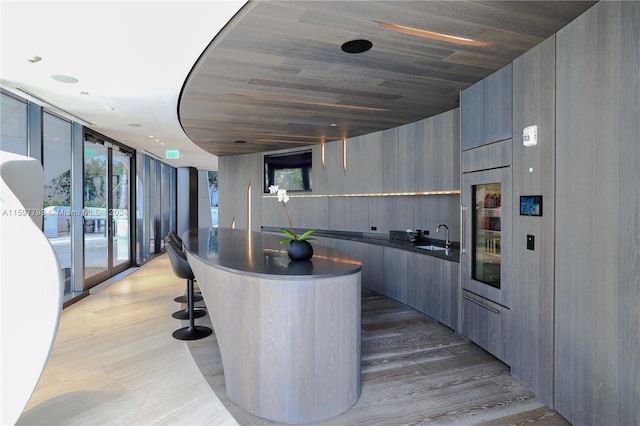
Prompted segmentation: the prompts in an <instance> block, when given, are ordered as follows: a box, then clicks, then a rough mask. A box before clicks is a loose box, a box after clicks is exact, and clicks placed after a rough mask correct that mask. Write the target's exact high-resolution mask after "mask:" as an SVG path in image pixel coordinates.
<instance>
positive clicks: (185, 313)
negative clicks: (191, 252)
mask: <svg viewBox="0 0 640 426" xmlns="http://www.w3.org/2000/svg"><path fill="white" fill-rule="evenodd" d="M166 245H167V250H169V249H168V247H169V246H172V247H173V248H174V249H175V250H176V251H177V252H178V253H180V254H181V255H183V257H184V251H182V247H181V246H179V245H177V243H174V242H173V241H172V240H170V239H168V240H167V241H166ZM169 260H171V258H169ZM187 293H189V287H188V283H187ZM181 297H184V302H180V303H187V308H186V309H184V310H179V311H176V312H174V313H173V314H171V316H172V317H174V318H175V319H179V320H188V319H189V315H191V314H190V313H189V306H188V297H187V296H186V295H185V296H181ZM176 299H178V297H176ZM174 300H175V299H174ZM201 300H202V295H199V294H195V293H194V296H193V302H194V303H195V302H199V301H201ZM176 301H177V300H176ZM205 315H207V311H206V310H205V309H195V308H194V309H193V317H194V318H202V317H203V316H205Z"/></svg>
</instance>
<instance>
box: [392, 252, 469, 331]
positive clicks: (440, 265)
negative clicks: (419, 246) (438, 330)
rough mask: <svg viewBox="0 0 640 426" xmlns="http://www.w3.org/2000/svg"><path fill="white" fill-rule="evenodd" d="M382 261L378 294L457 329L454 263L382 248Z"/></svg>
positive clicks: (457, 297)
mask: <svg viewBox="0 0 640 426" xmlns="http://www.w3.org/2000/svg"><path fill="white" fill-rule="evenodd" d="M383 264H384V266H383V272H384V283H383V292H382V294H384V295H385V296H387V297H390V298H392V299H394V300H397V301H399V302H401V303H404V304H405V305H408V306H410V307H412V308H414V309H416V310H418V311H420V312H423V313H425V314H427V315H429V316H430V317H432V318H434V319H436V320H438V321H440V322H441V323H442V324H444V325H446V326H448V327H450V328H452V329H454V330H457V329H458V312H459V308H458V306H459V294H460V290H459V289H460V281H459V274H458V268H459V264H458V263H455V262H451V261H448V260H444V259H439V258H437V257H433V256H429V255H425V254H420V253H414V252H410V251H407V250H400V249H394V248H390V247H384V252H383Z"/></svg>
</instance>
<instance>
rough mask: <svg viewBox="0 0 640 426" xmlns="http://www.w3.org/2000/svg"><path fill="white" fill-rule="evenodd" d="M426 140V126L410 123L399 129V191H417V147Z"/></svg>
mask: <svg viewBox="0 0 640 426" xmlns="http://www.w3.org/2000/svg"><path fill="white" fill-rule="evenodd" d="M422 140H424V126H421V125H420V123H419V122H418V123H410V124H407V125H405V126H400V127H399V128H398V163H397V164H396V167H397V168H398V191H407V192H409V191H416V190H417V186H416V145H418V143H420V141H422Z"/></svg>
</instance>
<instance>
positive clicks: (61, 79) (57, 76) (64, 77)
mask: <svg viewBox="0 0 640 426" xmlns="http://www.w3.org/2000/svg"><path fill="white" fill-rule="evenodd" d="M51 78H52V79H54V80H55V81H58V82H60V83H69V84H72V83H77V82H78V79H77V78H75V77H71V76H68V75H61V74H54V75H52V76H51Z"/></svg>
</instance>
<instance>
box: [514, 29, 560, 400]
mask: <svg viewBox="0 0 640 426" xmlns="http://www.w3.org/2000/svg"><path fill="white" fill-rule="evenodd" d="M555 42H556V40H555V37H551V38H549V39H547V40H546V41H544V42H543V43H541V44H540V45H538V46H537V47H535V48H534V49H532V50H530V51H529V52H527V53H526V54H524V55H523V56H521V57H520V58H518V59H517V60H515V61H514V63H513V129H514V134H515V137H514V140H513V145H512V146H513V206H514V209H513V244H512V268H511V273H512V278H511V284H512V290H513V293H512V301H513V320H514V323H513V327H514V332H513V341H512V342H511V345H512V347H513V358H512V362H511V364H510V365H511V372H512V374H513V375H514V376H515V377H516V378H518V380H520V381H521V382H522V383H523V384H524V385H525V386H526V387H527V388H528V389H529V390H530V391H532V392H533V393H535V394H536V396H538V398H540V399H541V400H542V401H543V402H544V403H545V404H547V405H550V406H553V319H554V304H553V302H554V299H553V297H554V295H553V291H554V254H555V252H554V238H555V227H554V226H555V214H554V213H555V167H556V163H555V53H556V52H555ZM534 124H535V125H537V126H538V141H539V142H538V144H537V145H536V146H534V147H525V146H523V144H522V136H521V135H522V130H523V129H524V127H526V126H530V125H534ZM530 168H533V171H532V172H530ZM521 195H542V196H543V216H542V217H530V216H520V214H519V211H518V210H519V206H520V204H519V197H520V196H521ZM527 235H534V236H535V241H536V248H535V250H533V251H532V250H527V248H526V238H527Z"/></svg>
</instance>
